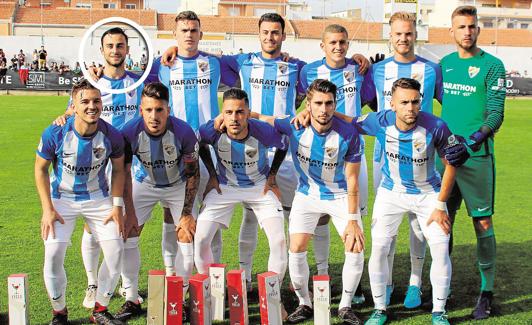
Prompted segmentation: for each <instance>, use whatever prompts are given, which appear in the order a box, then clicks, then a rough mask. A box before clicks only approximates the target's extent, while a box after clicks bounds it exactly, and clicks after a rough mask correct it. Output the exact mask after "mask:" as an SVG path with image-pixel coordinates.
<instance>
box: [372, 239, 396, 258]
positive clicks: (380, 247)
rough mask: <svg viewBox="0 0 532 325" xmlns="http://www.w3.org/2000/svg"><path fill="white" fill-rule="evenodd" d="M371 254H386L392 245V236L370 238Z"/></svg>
mask: <svg viewBox="0 0 532 325" xmlns="http://www.w3.org/2000/svg"><path fill="white" fill-rule="evenodd" d="M372 240H373V242H372V244H371V254H372V255H373V254H376V255H379V256H388V254H389V253H390V247H391V245H392V240H393V238H392V237H375V236H373V238H372Z"/></svg>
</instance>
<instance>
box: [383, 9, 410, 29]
mask: <svg viewBox="0 0 532 325" xmlns="http://www.w3.org/2000/svg"><path fill="white" fill-rule="evenodd" d="M396 20H400V21H408V22H411V23H412V24H414V26H416V15H414V14H412V13H409V12H406V11H398V12H396V13H394V14H393V15H392V16H391V17H390V22H389V24H390V26H391V25H392V23H393V22H394V21H396Z"/></svg>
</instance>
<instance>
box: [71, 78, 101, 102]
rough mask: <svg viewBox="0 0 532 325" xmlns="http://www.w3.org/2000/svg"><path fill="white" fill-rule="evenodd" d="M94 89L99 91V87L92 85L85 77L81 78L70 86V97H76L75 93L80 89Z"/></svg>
mask: <svg viewBox="0 0 532 325" xmlns="http://www.w3.org/2000/svg"><path fill="white" fill-rule="evenodd" d="M88 89H95V90H97V91H100V89H98V88H96V87H94V86H93V85H92V84H91V83H90V82H89V81H88V80H87V79H85V78H81V79H79V80H78V82H76V83H75V84H74V85H73V86H72V93H71V96H72V98H73V99H74V98H76V95H77V94H78V93H79V92H80V91H82V90H88Z"/></svg>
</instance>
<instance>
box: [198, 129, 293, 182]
mask: <svg viewBox="0 0 532 325" xmlns="http://www.w3.org/2000/svg"><path fill="white" fill-rule="evenodd" d="M248 128H249V129H248V136H247V137H246V138H245V139H242V140H236V139H231V138H230V137H229V136H228V135H227V133H219V132H217V131H216V130H215V129H214V122H213V121H209V122H208V123H206V124H204V125H202V126H201V127H200V139H201V140H200V141H201V143H204V144H209V145H211V146H213V147H214V151H215V152H216V158H217V167H218V168H217V169H218V181H219V182H220V183H221V184H226V185H230V186H239V187H252V186H255V185H256V184H257V183H259V182H261V181H263V180H265V179H266V177H267V176H268V173H269V171H270V166H269V165H268V149H269V148H273V147H275V148H278V149H280V150H288V138H287V137H286V136H283V135H282V134H280V133H279V132H277V131H276V130H275V129H274V128H273V127H272V126H270V125H269V124H267V123H265V122H262V121H258V120H255V119H250V120H248Z"/></svg>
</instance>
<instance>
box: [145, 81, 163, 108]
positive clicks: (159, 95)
mask: <svg viewBox="0 0 532 325" xmlns="http://www.w3.org/2000/svg"><path fill="white" fill-rule="evenodd" d="M142 97H150V98H153V99H158V100H164V101H165V102H167V103H168V101H169V100H170V95H169V92H168V88H166V86H165V85H163V84H162V83H160V82H152V83H149V84H147V85H146V86H144V89H142Z"/></svg>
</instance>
